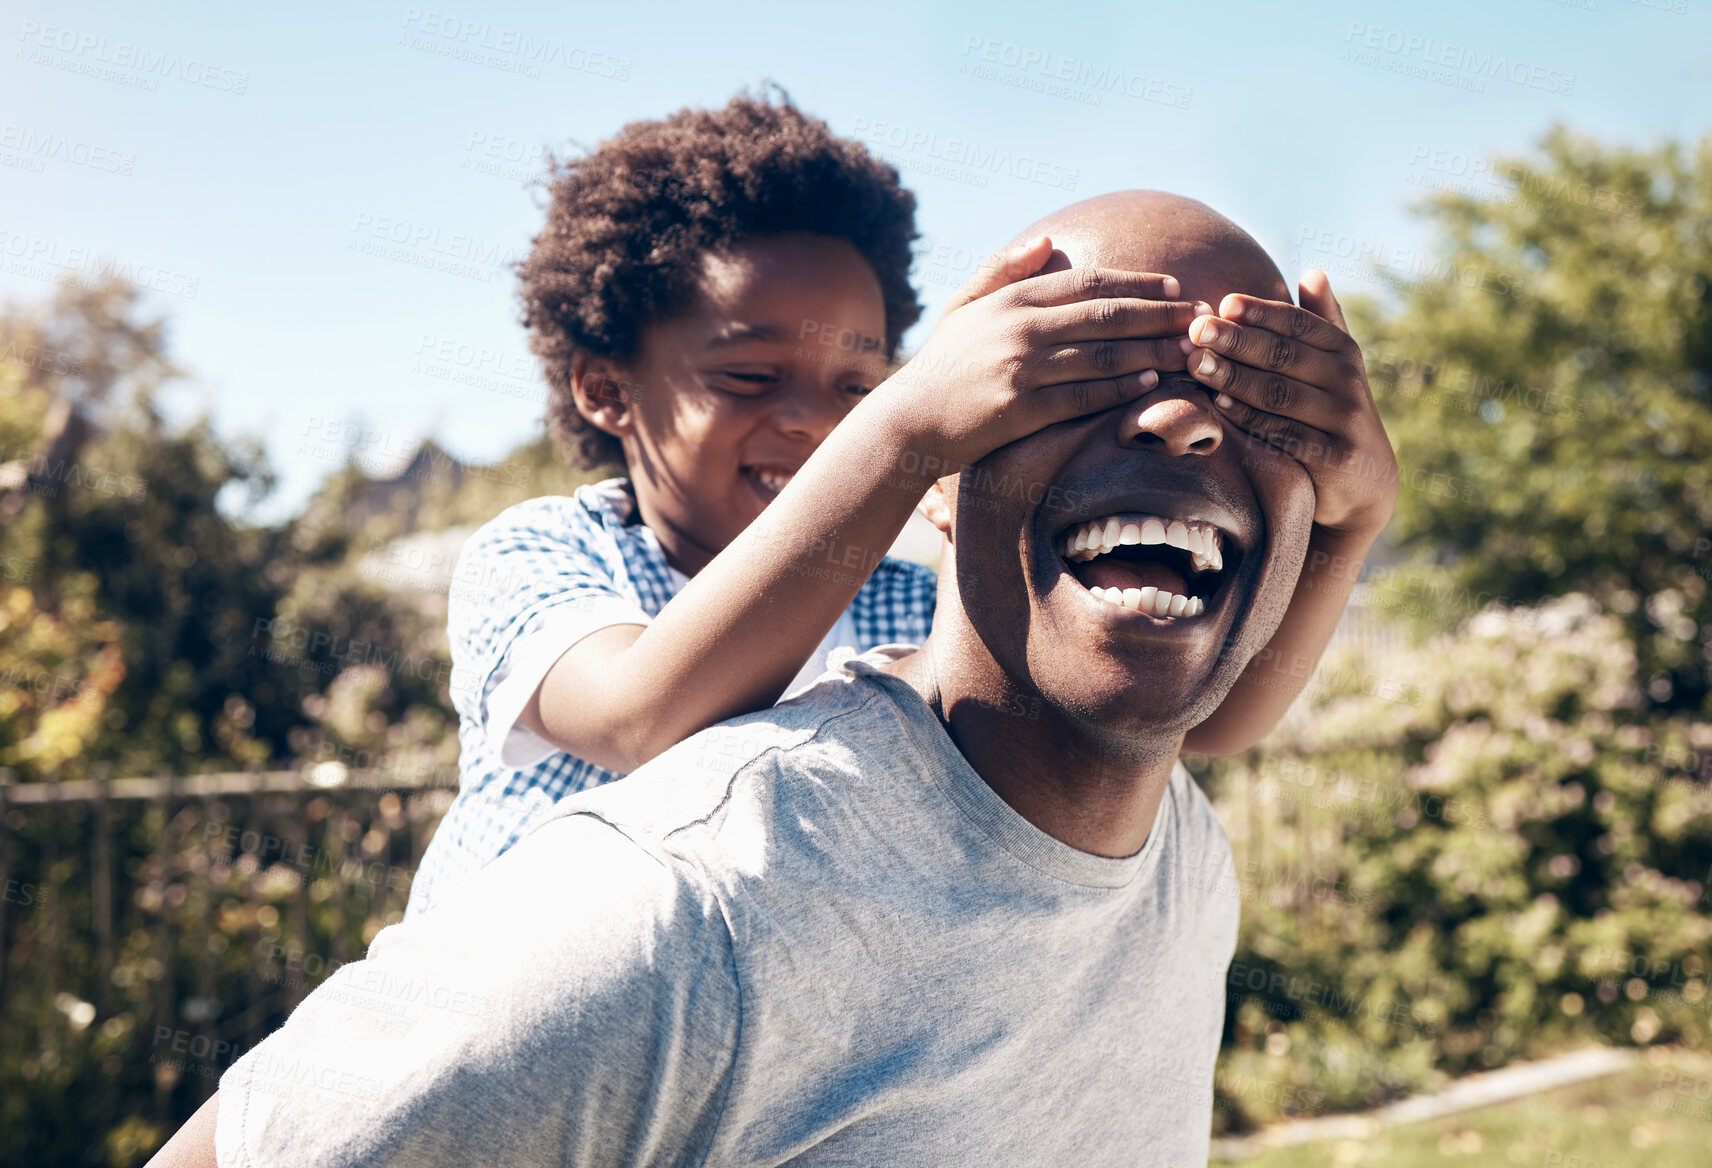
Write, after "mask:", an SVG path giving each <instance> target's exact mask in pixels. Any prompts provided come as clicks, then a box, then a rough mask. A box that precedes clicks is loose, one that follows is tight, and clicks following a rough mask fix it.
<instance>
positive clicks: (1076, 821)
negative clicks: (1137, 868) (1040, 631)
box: [887, 605, 1183, 857]
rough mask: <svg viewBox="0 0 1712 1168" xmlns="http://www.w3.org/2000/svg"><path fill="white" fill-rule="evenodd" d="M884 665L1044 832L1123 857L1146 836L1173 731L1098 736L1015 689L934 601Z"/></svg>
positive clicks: (1177, 738)
mask: <svg viewBox="0 0 1712 1168" xmlns="http://www.w3.org/2000/svg"><path fill="white" fill-rule="evenodd" d="M945 617H951V620H950V621H946V620H945V619H944V618H945ZM948 626H949V627H948ZM887 672H889V673H892V674H895V675H896V676H898V677H900V678H902V679H903V680H904V681H906V682H908V683H909V684H910V685H911V686H912V687H914V689H915V690H916V692H917V693H919V694H921V696H922V698H923V700H925V701H926V702H927V704H928V706H929V708H931V709H932V710H933V712H934V714H935V715H937V716H938V718H939V720H940V722H941V723H942V724H943V725H944V726H945V728H946V731H947V732H948V733H949V734H950V735H951V740H952V742H953V743H955V744H956V746H957V749H958V750H959V751H961V752H962V754H963V757H964V758H965V759H967V760H968V762H969V765H970V766H971V767H972V768H974V771H975V773H976V774H977V775H979V776H981V778H982V780H983V781H984V782H986V784H987V785H988V786H989V787H991V788H992V789H993V791H994V793H996V794H997V795H998V796H999V798H1001V799H1003V800H1004V801H1005V802H1006V803H1007V804H1009V805H1010V807H1011V808H1012V810H1014V811H1016V813H1017V814H1018V815H1021V816H1022V817H1023V818H1024V819H1026V820H1028V821H1029V822H1030V823H1032V824H1034V826H1036V827H1038V828H1039V829H1040V830H1042V831H1044V832H1046V834H1048V835H1050V836H1052V837H1053V838H1054V839H1057V840H1059V841H1061V842H1063V843H1066V844H1069V845H1070V846H1071V847H1073V848H1077V849H1078V850H1080V851H1084V852H1091V853H1093V854H1094V855H1097V856H1113V857H1121V856H1133V855H1134V854H1135V853H1137V852H1139V851H1141V849H1142V847H1143V845H1145V844H1146V843H1147V837H1148V834H1149V833H1150V832H1151V831H1152V830H1153V821H1154V819H1155V818H1156V817H1157V815H1158V813H1159V805H1160V803H1161V801H1162V800H1163V799H1164V796H1165V787H1166V784H1167V783H1168V782H1169V781H1170V778H1171V769H1172V767H1173V766H1174V765H1175V764H1176V762H1177V754H1178V751H1179V749H1180V748H1181V746H1182V742H1183V737H1182V735H1180V734H1177V735H1170V736H1166V737H1162V738H1159V739H1155V740H1136V739H1133V738H1129V739H1124V738H1119V737H1117V736H1112V735H1099V734H1097V733H1094V732H1090V731H1089V729H1088V728H1087V727H1085V726H1081V725H1078V724H1077V723H1076V722H1074V721H1073V720H1071V719H1070V718H1068V717H1067V716H1065V714H1064V712H1063V711H1061V710H1059V709H1057V708H1056V707H1053V706H1050V705H1049V704H1048V703H1046V702H1044V701H1040V700H1038V699H1035V698H1032V697H1019V695H1018V687H1017V686H1016V685H1015V684H1013V683H1012V682H1011V681H1010V679H1009V678H1007V677H1006V676H1005V675H1004V672H1003V671H1002V670H1001V669H1000V668H999V667H998V664H997V663H996V662H995V661H994V660H993V659H992V657H991V655H990V654H988V652H987V651H986V648H985V646H983V645H982V644H981V642H980V641H979V639H978V638H976V637H975V635H974V630H972V629H970V628H969V627H968V625H967V624H966V623H964V622H963V620H962V614H961V613H960V612H958V613H955V615H953V614H952V613H950V612H946V611H945V607H944V606H943V605H942V606H941V611H940V615H939V616H936V617H935V621H934V630H933V633H932V634H931V635H930V636H929V637H928V639H927V642H926V643H925V644H924V645H923V646H922V647H921V649H920V650H919V651H917V652H915V653H912V654H910V655H909V656H907V657H903V658H901V659H899V660H898V661H896V662H895V663H893V664H892V665H891V666H889V667H888V668H887Z"/></svg>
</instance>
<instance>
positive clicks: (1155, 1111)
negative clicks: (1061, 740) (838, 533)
mask: <svg viewBox="0 0 1712 1168" xmlns="http://www.w3.org/2000/svg"><path fill="white" fill-rule="evenodd" d="M877 652H878V651H877ZM882 661H883V657H882V656H879V655H877V654H871V655H869V656H868V657H866V658H857V659H855V660H845V661H839V662H838V663H837V667H836V668H835V669H834V670H833V671H832V672H831V673H829V674H828V675H827V676H826V678H824V679H823V680H822V681H821V682H820V684H818V685H817V686H816V687H815V688H813V689H812V690H810V691H809V692H808V693H807V694H805V695H804V696H802V697H800V698H798V699H796V700H795V701H792V702H787V703H785V704H783V705H781V706H778V707H775V708H773V709H771V710H767V711H765V712H762V713H758V714H753V715H750V716H747V717H744V718H740V719H736V720H734V721H731V722H727V723H725V724H723V725H720V726H716V727H714V728H713V729H711V730H708V731H706V732H704V733H702V734H698V735H696V736H695V737H694V738H691V739H689V740H688V741H686V742H684V743H682V744H680V745H678V746H677V747H674V748H673V749H672V750H670V751H668V752H667V753H666V754H664V755H662V756H661V757H660V758H658V759H657V760H655V761H654V762H652V763H650V764H649V765H647V766H645V767H643V768H641V769H639V770H638V771H636V772H635V773H634V774H632V775H631V776H630V777H628V778H626V779H624V780H622V781H620V782H617V783H613V784H610V785H608V786H605V787H601V788H598V789H596V790H592V791H587V792H584V793H582V794H580V795H577V796H575V797H573V798H571V799H569V800H567V801H566V802H565V803H564V805H563V807H562V811H561V813H560V814H558V815H556V816H555V817H553V818H550V819H548V820H547V821H546V822H545V823H543V824H542V825H541V826H539V827H538V828H537V829H536V830H535V831H533V832H532V833H531V834H530V835H529V836H528V837H526V838H525V839H524V840H522V841H521V842H520V843H519V844H518V845H517V846H516V847H515V848H513V849H512V850H511V851H510V852H508V853H506V854H505V855H503V856H501V857H500V858H499V859H498V860H496V861H495V862H494V863H493V864H491V865H490V866H488V867H487V868H486V869H484V870H483V871H482V872H481V873H480V874H479V875H478V876H477V877H476V878H475V879H474V880H472V881H470V882H469V883H468V884H467V885H466V886H464V887H463V888H462V889H461V890H460V891H459V892H457V893H456V894H454V895H452V896H450V897H448V898H447V899H446V900H445V901H444V902H442V903H440V904H438V905H436V907H435V909H434V911H433V912H430V913H427V914H425V915H423V916H421V917H418V918H413V919H411V920H409V921H407V922H405V923H404V924H401V925H394V926H393V927H391V928H388V929H385V930H383V931H382V932H381V934H380V935H379V936H378V937H376V938H375V940H374V943H373V945H372V946H370V949H369V953H368V956H367V958H366V959H365V960H363V961H360V962H354V963H352V964H350V965H346V966H344V967H343V968H341V969H339V970H338V971H337V972H336V973H335V974H334V975H333V976H332V977H331V978H329V979H328V980H327V982H326V983H325V984H324V985H322V986H321V987H320V988H319V989H317V990H316V991H315V992H314V993H312V994H311V995H309V997H308V998H307V999H306V1000H305V1001H304V1002H303V1004H302V1005H301V1006H299V1007H298V1009H297V1010H296V1012H295V1013H293V1014H292V1016H291V1018H290V1020H289V1021H288V1022H287V1023H286V1025H285V1026H284V1027H283V1028H282V1029H281V1030H280V1031H279V1032H278V1033H276V1034H274V1035H273V1036H272V1037H270V1038H269V1039H267V1040H266V1041H265V1042H263V1043H261V1044H260V1045H258V1046H257V1047H255V1048H254V1049H253V1050H251V1051H250V1052H249V1053H248V1054H246V1055H245V1056H244V1057H243V1058H242V1059H241V1060H239V1062H238V1063H237V1064H235V1065H234V1066H233V1067H232V1069H231V1070H230V1071H229V1072H228V1073H227V1074H226V1076H225V1078H224V1079H222V1080H221V1083H220V1089H221V1097H220V1110H219V1125H218V1135H217V1141H216V1142H217V1147H218V1151H219V1159H220V1163H221V1164H222V1165H224V1166H227V1168H232V1166H236V1165H252V1164H254V1165H275V1164H292V1165H296V1164H303V1165H309V1164H315V1165H333V1166H336V1165H357V1164H363V1165H371V1164H385V1165H399V1166H401V1168H402V1166H410V1168H422V1166H428V1168H432V1166H436V1165H446V1166H448V1168H451V1166H456V1168H465V1166H466V1165H471V1164H531V1165H536V1164H539V1165H560V1164H566V1165H588V1166H597V1165H598V1166H601V1168H606V1166H612V1165H644V1164H646V1165H662V1166H663V1165H719V1166H728V1165H730V1166H735V1165H763V1164H765V1165H780V1164H786V1163H789V1164H792V1165H817V1166H818V1165H835V1164H836V1165H853V1166H855V1165H860V1166H863V1168H868V1166H872V1165H882V1164H883V1165H888V1166H908V1165H923V1166H929V1165H931V1166H932V1168H949V1166H953V1165H980V1166H981V1168H988V1166H992V1165H1000V1166H1003V1168H1026V1166H1029V1165H1042V1166H1046V1165H1050V1166H1053V1168H1062V1166H1063V1165H1075V1166H1076V1168H1100V1166H1103V1165H1126V1166H1128V1165H1137V1164H1150V1165H1151V1164H1158V1165H1173V1166H1175V1165H1186V1164H1202V1163H1204V1162H1205V1161H1206V1158H1207V1146H1208V1128H1209V1123H1210V1119H1211V1112H1212V1081H1213V1060H1214V1056H1215V1054H1216V1053H1217V1049H1218V1044H1219V1032H1220V1027H1221V1024H1222V1021H1223V1016H1224V991H1223V986H1224V974H1225V969H1226V966H1227V965H1228V964H1229V961H1230V958H1231V954H1232V951H1233V949H1234V947H1235V943H1236V924H1237V912H1238V906H1239V901H1238V899H1237V898H1236V897H1235V896H1233V895H1230V894H1229V890H1230V889H1232V888H1234V887H1235V886H1236V884H1235V879H1234V873H1233V872H1232V871H1231V860H1230V848H1229V845H1228V843H1227V842H1226V840H1225V836H1224V832H1223V831H1222V830H1221V828H1220V826H1219V824H1218V821H1217V820H1216V819H1215V818H1214V816H1213V812H1212V809H1211V807H1210V806H1209V805H1208V803H1207V800H1206V799H1205V797H1204V796H1202V794H1201V793H1200V791H1199V790H1198V789H1197V788H1196V787H1195V785H1194V783H1193V782H1192V781H1191V779H1190V778H1189V776H1188V773H1187V772H1186V771H1184V770H1183V768H1182V767H1181V766H1178V767H1177V768H1176V770H1175V772H1174V774H1173V776H1172V779H1171V782H1170V786H1169V791H1168V793H1167V795H1166V797H1165V799H1164V801H1163V802H1162V804H1161V807H1160V812H1159V818H1158V820H1157V822H1156V823H1155V825H1154V828H1153V832H1152V834H1151V836H1150V837H1149V839H1148V842H1147V845H1146V846H1145V847H1144V848H1143V849H1142V850H1141V852H1139V853H1138V854H1136V855H1134V856H1130V857H1127V858H1124V859H1109V858H1105V857H1100V856H1094V855H1090V854H1088V853H1086V852H1081V851H1078V850H1076V849H1074V848H1072V847H1070V846H1068V845H1066V844H1064V843H1061V842H1060V841H1058V840H1056V839H1054V838H1052V837H1051V836H1049V835H1047V834H1046V833H1044V832H1042V831H1040V830H1039V829H1038V828H1036V827H1034V826H1033V825H1032V824H1030V823H1029V822H1028V821H1027V820H1025V819H1023V818H1022V817H1021V816H1019V815H1018V814H1017V813H1016V812H1015V811H1013V810H1012V809H1011V808H1010V807H1009V806H1008V805H1006V804H1005V803H1004V801H1003V800H1001V799H1000V798H998V796H997V795H996V794H994V792H993V790H992V789H991V788H990V787H988V786H987V785H986V783H984V782H983V781H982V780H981V778H980V777H979V776H978V775H976V774H975V772H974V771H973V770H971V769H970V767H969V765H968V763H967V762H966V761H965V760H964V758H963V756H962V755H961V754H959V753H958V751H957V749H956V747H955V746H954V745H953V744H952V742H951V740H950V739H949V737H948V736H947V735H946V733H945V731H944V729H943V728H942V727H941V725H940V723H939V722H938V720H937V719H936V718H935V717H934V716H933V714H932V712H931V711H930V710H929V709H928V707H927V705H926V704H925V703H924V702H923V701H922V700H921V698H920V696H919V695H918V694H916V692H915V691H914V690H913V689H911V688H910V687H909V686H908V685H906V684H905V683H904V682H902V681H899V680H898V679H896V678H893V677H890V676H889V675H886V674H883V673H880V672H879V671H878V670H877V669H876V668H875V665H876V664H878V663H881V662H882Z"/></svg>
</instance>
